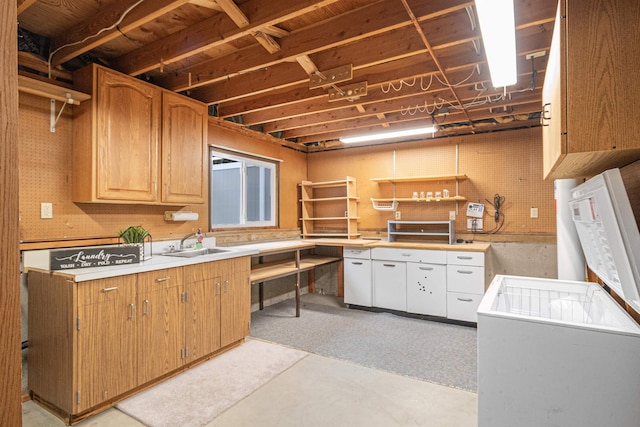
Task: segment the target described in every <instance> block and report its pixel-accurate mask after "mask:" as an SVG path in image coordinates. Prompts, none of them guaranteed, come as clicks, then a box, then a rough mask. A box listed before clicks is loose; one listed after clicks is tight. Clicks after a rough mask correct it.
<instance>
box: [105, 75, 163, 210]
mask: <svg viewBox="0 0 640 427" xmlns="http://www.w3.org/2000/svg"><path fill="white" fill-rule="evenodd" d="M97 71H98V87H97V106H98V107H97V108H98V109H97V111H98V114H97V115H96V120H97V129H96V133H97V134H96V145H97V153H96V154H97V156H98V158H97V171H96V173H97V183H96V184H97V186H96V196H97V198H98V199H109V200H127V201H129V200H130V201H146V202H153V201H155V200H157V176H158V169H157V168H158V126H159V123H160V100H161V97H160V94H161V91H160V90H159V89H157V88H154V87H153V86H151V85H147V84H143V83H142V82H140V83H139V82H137V81H135V80H132V79H131V78H129V77H127V76H122V75H120V74H116V73H114V72H112V71H109V70H106V69H103V68H100V69H98V70H97Z"/></svg>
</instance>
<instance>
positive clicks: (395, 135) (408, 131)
mask: <svg viewBox="0 0 640 427" xmlns="http://www.w3.org/2000/svg"><path fill="white" fill-rule="evenodd" d="M435 131H436V128H435V126H427V127H423V128H416V129H406V130H399V131H396V132H383V133H373V134H370V135H362V136H350V137H345V138H340V141H342V142H344V143H345V144H351V143H354V142H364V141H379V140H381V139H393V138H400V137H403V136H415V135H424V134H427V133H434V132H435Z"/></svg>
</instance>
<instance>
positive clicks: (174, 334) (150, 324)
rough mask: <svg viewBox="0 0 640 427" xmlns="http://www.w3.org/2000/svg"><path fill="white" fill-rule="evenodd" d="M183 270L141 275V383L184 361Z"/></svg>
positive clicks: (139, 336)
mask: <svg viewBox="0 0 640 427" xmlns="http://www.w3.org/2000/svg"><path fill="white" fill-rule="evenodd" d="M181 273H182V270H181V269H180V268H173V269H167V270H157V271H153V272H149V273H140V274H138V313H139V315H138V318H139V319H138V345H139V349H138V384H139V385H140V384H144V383H146V382H148V381H150V380H152V379H154V378H157V377H159V376H161V375H163V374H165V373H167V372H170V371H173V370H175V369H177V368H179V367H180V366H181V365H182V364H183V362H184V356H185V353H184V351H185V346H184V324H183V304H182V301H184V298H185V297H184V294H183V292H182V286H181V285H182V278H181Z"/></svg>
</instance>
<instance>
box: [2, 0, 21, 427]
mask: <svg viewBox="0 0 640 427" xmlns="http://www.w3.org/2000/svg"><path fill="white" fill-rule="evenodd" d="M16 13H17V10H16V2H15V1H5V2H2V4H1V5H0V16H1V17H2V18H1V25H0V44H1V45H2V46H3V52H4V58H3V61H2V62H1V63H0V105H2V108H0V129H1V131H0V132H1V136H0V138H1V140H2V144H0V162H2V166H0V200H2V203H1V206H2V207H1V208H0V224H1V229H2V238H3V244H2V245H1V246H0V308H1V309H0V313H1V314H0V321H1V322H2V331H1V332H0V348H1V349H2V351H1V352H0V366H2V368H1V369H0V414H2V424H3V425H5V426H8V427H14V426H20V425H22V406H21V403H22V399H21V392H20V389H21V380H20V375H21V374H20V373H21V354H20V286H19V283H20V258H19V254H20V252H19V249H18V240H19V231H18V217H19V206H18V178H19V174H18V168H17V164H18V126H17V123H18V74H17V72H16V70H17V69H18V53H17V45H18V40H17V34H18V31H17V24H16V18H15V17H16Z"/></svg>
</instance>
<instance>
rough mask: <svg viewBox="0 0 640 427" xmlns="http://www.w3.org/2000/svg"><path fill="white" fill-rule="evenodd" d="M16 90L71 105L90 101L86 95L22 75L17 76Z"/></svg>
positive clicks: (89, 97) (89, 96)
mask: <svg viewBox="0 0 640 427" xmlns="http://www.w3.org/2000/svg"><path fill="white" fill-rule="evenodd" d="M18 90H19V91H20V92H24V93H30V94H31V95H36V96H42V97H44V98H49V99H55V100H56V101H60V102H64V103H66V104H73V105H80V103H81V102H84V101H87V100H89V99H91V95H88V94H86V93H83V92H78V91H77V90H73V89H69V88H66V87H63V86H57V85H55V84H53V83H48V82H45V81H42V80H37V79H33V78H31V77H27V76H22V75H18Z"/></svg>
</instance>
